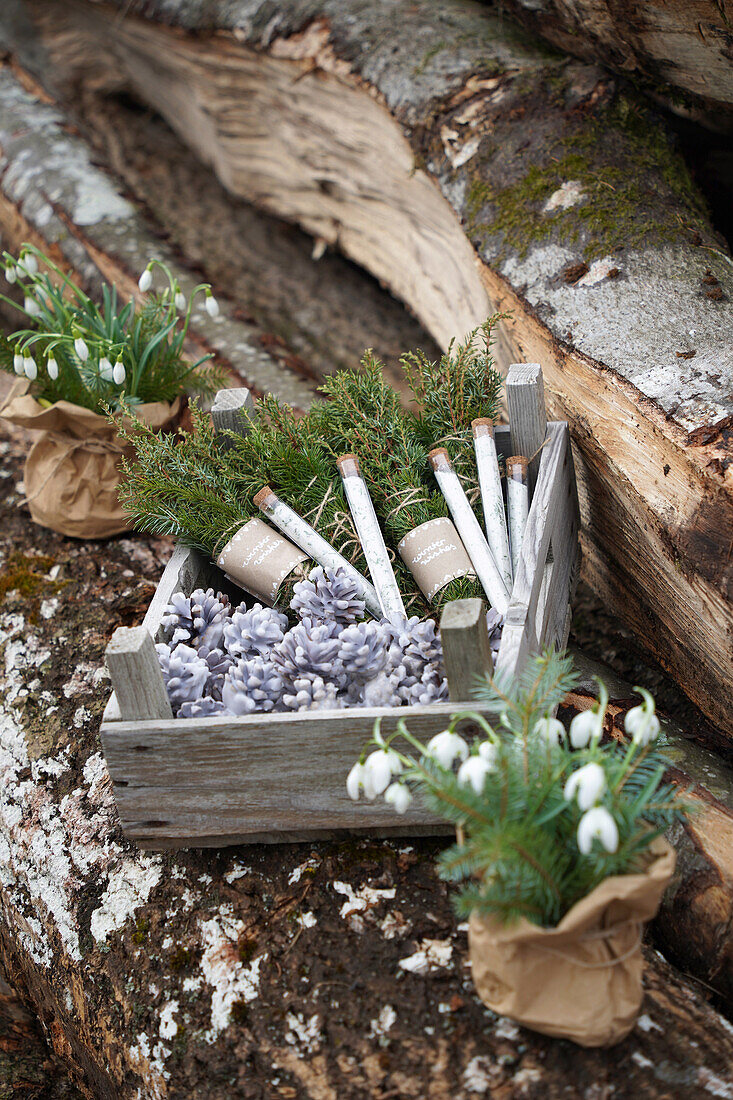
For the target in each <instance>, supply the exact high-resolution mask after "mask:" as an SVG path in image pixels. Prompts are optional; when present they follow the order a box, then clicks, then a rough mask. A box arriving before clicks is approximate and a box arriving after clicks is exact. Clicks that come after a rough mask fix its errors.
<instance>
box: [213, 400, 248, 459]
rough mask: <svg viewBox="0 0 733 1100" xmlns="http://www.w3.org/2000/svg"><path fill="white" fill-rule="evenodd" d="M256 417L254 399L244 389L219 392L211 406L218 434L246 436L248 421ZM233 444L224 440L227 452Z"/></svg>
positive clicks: (228, 440) (229, 440)
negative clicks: (229, 433) (228, 433)
mask: <svg viewBox="0 0 733 1100" xmlns="http://www.w3.org/2000/svg"><path fill="white" fill-rule="evenodd" d="M254 415H255V403H254V399H253V397H252V394H251V393H250V391H249V390H248V389H245V388H244V387H237V388H234V389H230V390H219V392H218V393H217V395H216V398H215V400H214V404H213V405H212V406H211V420H212V422H213V425H214V430H215V431H216V433H217V434H219V433H221V432H225V431H228V432H238V433H239V434H242V435H244V434H246V432H247V430H248V420H250V419H251V418H252V417H253V416H254ZM231 444H232V441H231V439H224V440H223V447H224V449H225V450H228V449H229V447H230V446H231Z"/></svg>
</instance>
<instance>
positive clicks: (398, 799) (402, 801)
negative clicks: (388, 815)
mask: <svg viewBox="0 0 733 1100" xmlns="http://www.w3.org/2000/svg"><path fill="white" fill-rule="evenodd" d="M384 801H385V802H388V803H389V805H390V806H394V808H395V810H396V811H397V813H398V814H403V813H405V811H406V810H407V807H408V806H409V805H410V803H411V802H412V793H411V791H410V789H409V787H407V786H406V785H405V784H404V783H390V785H389V786H388V787H387V790H386V791H385V792H384Z"/></svg>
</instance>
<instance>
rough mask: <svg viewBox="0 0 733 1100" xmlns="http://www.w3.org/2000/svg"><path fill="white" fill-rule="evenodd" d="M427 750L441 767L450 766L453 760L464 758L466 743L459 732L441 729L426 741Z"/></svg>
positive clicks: (466, 751)
mask: <svg viewBox="0 0 733 1100" xmlns="http://www.w3.org/2000/svg"><path fill="white" fill-rule="evenodd" d="M427 752H428V756H432V758H433V759H434V760H436V761H437V762H438V764H440V766H441V768H452V767H453V761H454V760H465V759H466V757H467V756H468V745H467V744H466V742H465V741H464V740H463V738H462V737H461V736H460V735H459V734H457V733H451V731H450V730H443V732H442V733H436V735H435V737H433V738H431V739H430V741H428V748H427Z"/></svg>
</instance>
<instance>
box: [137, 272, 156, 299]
mask: <svg viewBox="0 0 733 1100" xmlns="http://www.w3.org/2000/svg"><path fill="white" fill-rule="evenodd" d="M137 285H138V286H139V287H140V290H141V291H142V292H143V294H144V293H145V291H146V290H150V288H151V286H152V285H153V273H152V271H151V270H150V268H149V267H146V268H145V270H144V271H143V273H142V275H141V276H140V278H139V279H138V281H137Z"/></svg>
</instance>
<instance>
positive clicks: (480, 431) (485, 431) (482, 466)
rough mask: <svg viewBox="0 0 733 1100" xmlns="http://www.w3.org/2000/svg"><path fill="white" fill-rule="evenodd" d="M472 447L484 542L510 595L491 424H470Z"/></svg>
mask: <svg viewBox="0 0 733 1100" xmlns="http://www.w3.org/2000/svg"><path fill="white" fill-rule="evenodd" d="M471 427H472V428H473V445H474V449H475V451H476V468H477V469H478V483H479V487H480V489H481V503H482V505H483V509H484V523H485V525H486V539H487V541H488V544H489V546H490V547H491V551H492V553H493V555H494V558H495V559H496V564H497V565H498V566H499V572H500V573H501V576H502V580H503V581H504V584H505V585H506V587H507V591H508V592H511V590H512V582H513V572H512V557H511V553H510V550H509V531H508V529H507V524H506V512H505V511H504V494H503V492H502V489H501V474H500V473H499V460H498V457H497V454H496V442H495V441H494V424H493V422H492V421H491V420H487V419H484V418H481V419H479V420H473V421H472V422H471Z"/></svg>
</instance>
